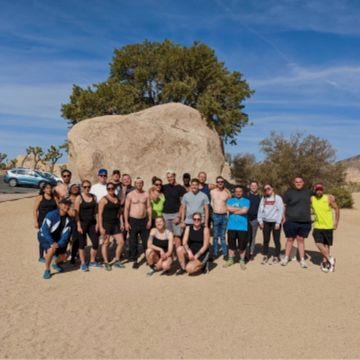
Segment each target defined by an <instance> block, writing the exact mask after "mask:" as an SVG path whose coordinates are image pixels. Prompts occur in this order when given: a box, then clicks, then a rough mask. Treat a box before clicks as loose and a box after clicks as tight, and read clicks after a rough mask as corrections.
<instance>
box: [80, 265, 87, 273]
mask: <svg viewBox="0 0 360 360" xmlns="http://www.w3.org/2000/svg"><path fill="white" fill-rule="evenodd" d="M80 270H82V271H89V267H88V266H87V265H86V264H81V265H80Z"/></svg>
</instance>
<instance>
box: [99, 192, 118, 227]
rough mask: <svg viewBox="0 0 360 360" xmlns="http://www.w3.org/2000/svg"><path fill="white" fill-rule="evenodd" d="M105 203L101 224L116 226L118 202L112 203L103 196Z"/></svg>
mask: <svg viewBox="0 0 360 360" xmlns="http://www.w3.org/2000/svg"><path fill="white" fill-rule="evenodd" d="M105 198H106V200H107V203H106V204H105V206H104V210H103V214H102V217H103V222H104V223H106V224H118V223H119V221H120V220H119V211H120V201H119V200H118V201H117V202H116V203H113V202H112V201H111V200H109V198H108V197H107V196H105Z"/></svg>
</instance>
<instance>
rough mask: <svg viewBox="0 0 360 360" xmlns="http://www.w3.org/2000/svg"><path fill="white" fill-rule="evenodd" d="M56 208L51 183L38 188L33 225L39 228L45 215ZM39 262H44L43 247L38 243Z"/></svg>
mask: <svg viewBox="0 0 360 360" xmlns="http://www.w3.org/2000/svg"><path fill="white" fill-rule="evenodd" d="M56 209H57V204H56V201H55V198H54V196H53V187H52V185H51V184H45V185H44V186H43V187H42V189H41V190H40V193H39V196H37V197H36V198H35V203H34V227H35V229H40V227H41V225H42V223H43V221H44V219H45V217H46V215H47V214H48V213H49V212H50V211H53V210H56ZM39 262H45V258H44V249H43V248H42V246H41V245H40V244H39Z"/></svg>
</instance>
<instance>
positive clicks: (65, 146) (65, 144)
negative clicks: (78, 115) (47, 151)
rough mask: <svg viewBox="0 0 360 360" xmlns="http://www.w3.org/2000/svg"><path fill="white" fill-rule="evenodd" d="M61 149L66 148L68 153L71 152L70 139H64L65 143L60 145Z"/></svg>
mask: <svg viewBox="0 0 360 360" xmlns="http://www.w3.org/2000/svg"><path fill="white" fill-rule="evenodd" d="M59 150H64V151H65V152H66V153H67V154H68V153H69V142H68V139H65V140H64V143H63V144H61V145H60V146H59Z"/></svg>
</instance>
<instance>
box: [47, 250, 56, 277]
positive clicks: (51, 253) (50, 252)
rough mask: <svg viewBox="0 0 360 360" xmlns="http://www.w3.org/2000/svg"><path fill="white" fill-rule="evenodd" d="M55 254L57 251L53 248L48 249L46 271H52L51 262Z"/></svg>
mask: <svg viewBox="0 0 360 360" xmlns="http://www.w3.org/2000/svg"><path fill="white" fill-rule="evenodd" d="M54 254H55V250H54V249H53V248H51V247H50V248H49V249H47V251H46V252H45V270H48V271H50V265H51V260H52V258H53V256H54Z"/></svg>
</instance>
